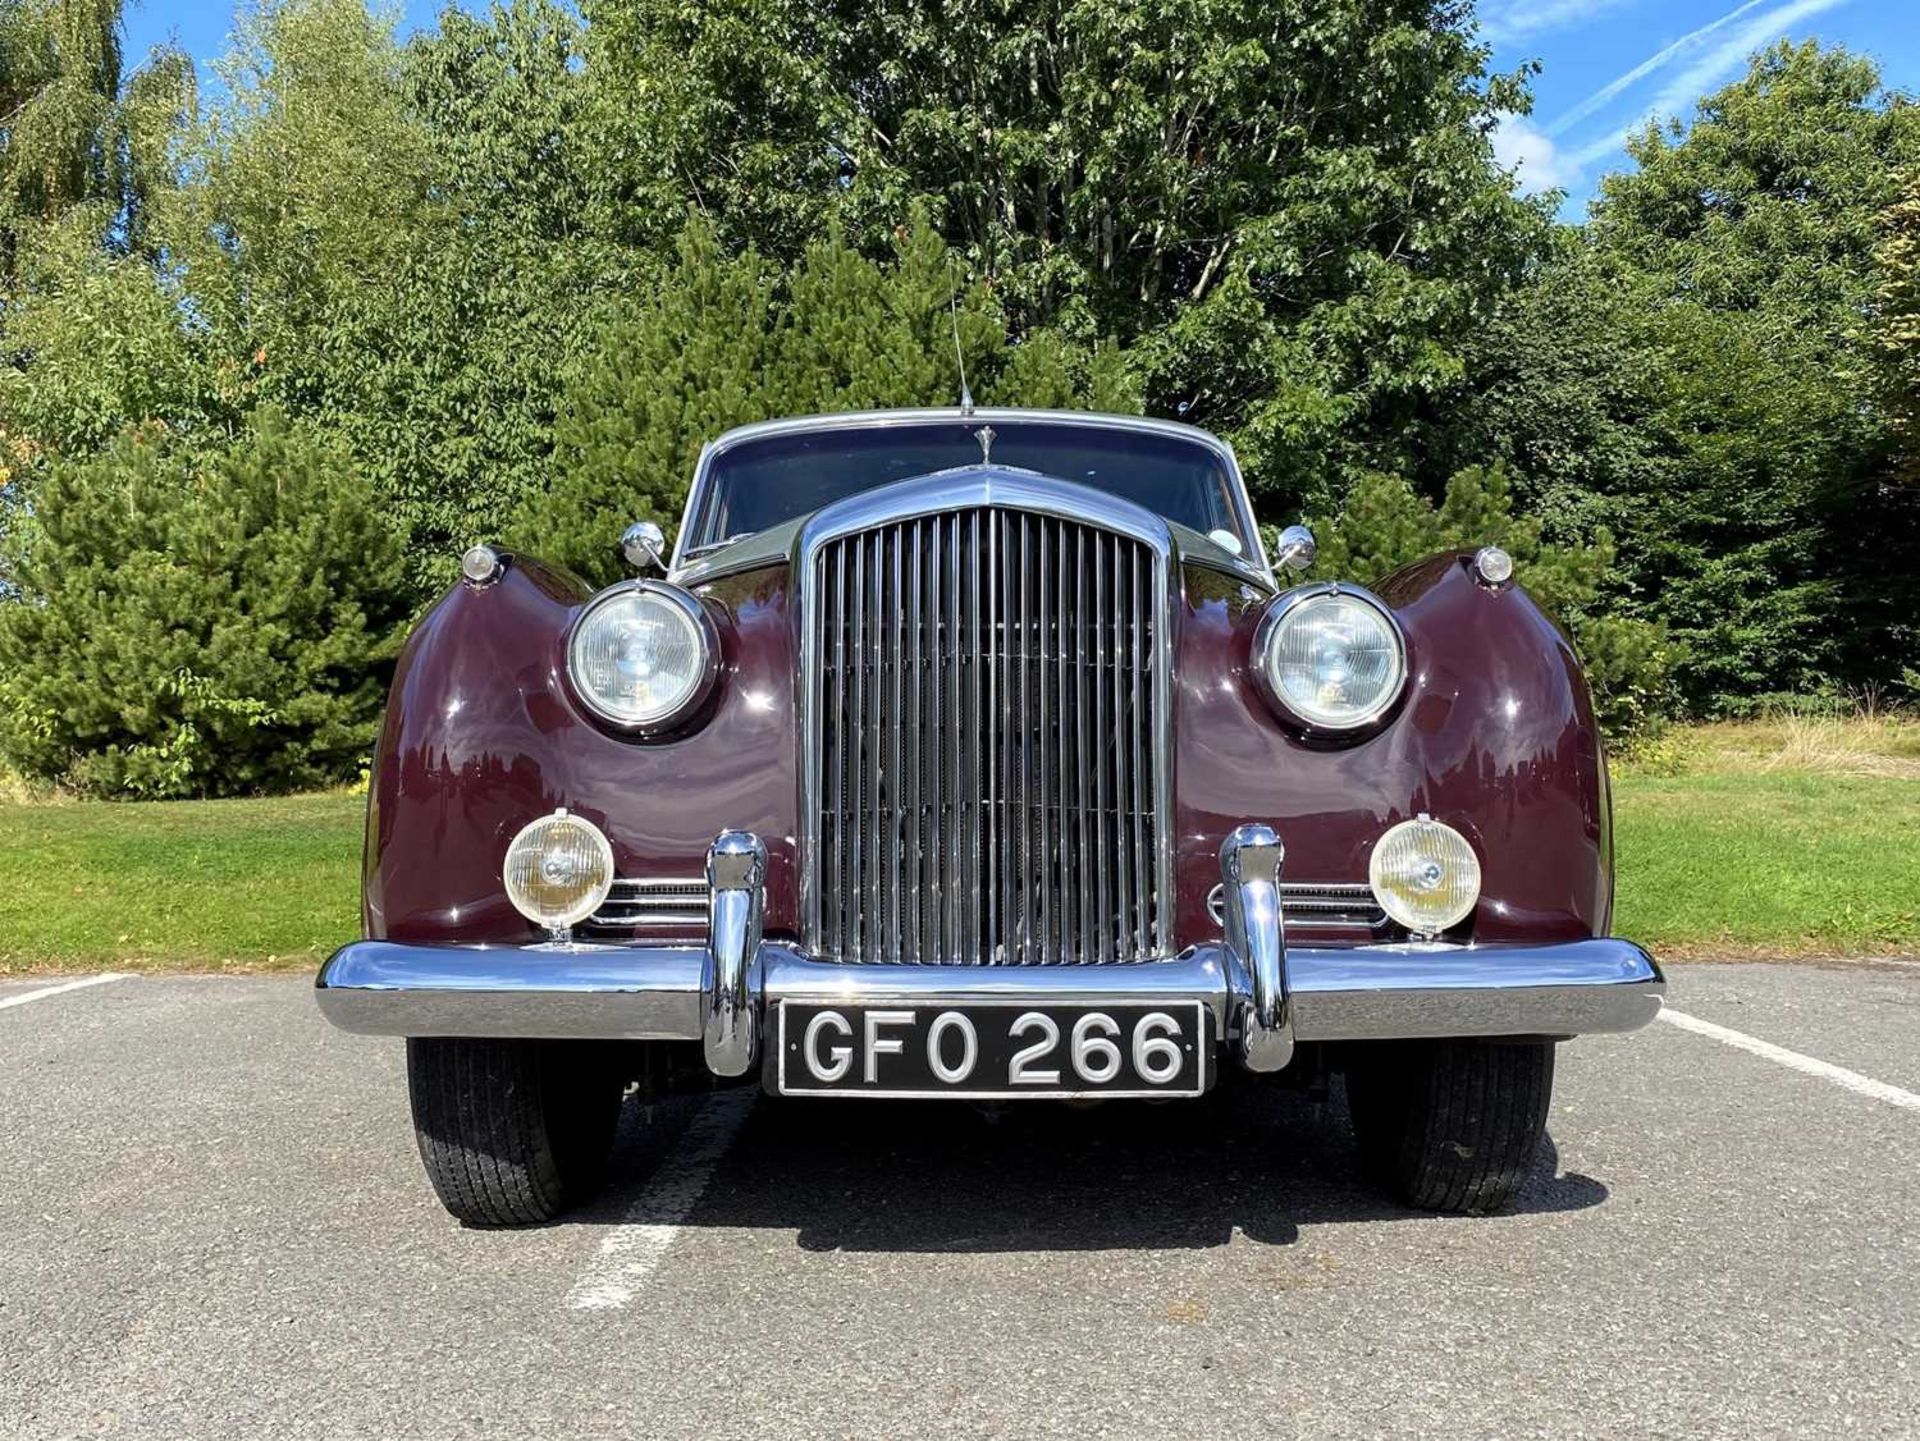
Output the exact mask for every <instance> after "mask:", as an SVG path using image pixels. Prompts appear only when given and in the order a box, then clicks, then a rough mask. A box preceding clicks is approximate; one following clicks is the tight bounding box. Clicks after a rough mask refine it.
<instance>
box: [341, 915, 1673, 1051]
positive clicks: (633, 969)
mask: <svg viewBox="0 0 1920 1441" xmlns="http://www.w3.org/2000/svg"><path fill="white" fill-rule="evenodd" d="M709 961H710V952H709V951H708V950H707V949H706V948H705V947H704V946H601V945H580V944H574V945H566V946H552V945H529V946H431V945H407V944H404V943H400V942H395V941H356V942H354V943H353V944H352V945H348V946H343V947H342V948H341V949H340V950H339V951H337V952H335V954H334V955H333V957H332V958H331V959H330V960H329V961H328V962H327V963H326V965H324V966H323V967H321V970H320V975H319V978H318V980H317V982H316V987H317V993H318V1000H319V1004H320V1010H321V1012H322V1013H323V1014H324V1015H325V1016H326V1018H327V1020H329V1021H330V1022H332V1023H333V1024H334V1025H335V1026H338V1027H339V1028H340V1029H342V1030H345V1031H352V1032H356V1033H358V1034H361V1035H376V1036H525V1037H542V1038H550V1039H559V1040H571V1039H589V1038H608V1039H620V1040H679V1041H697V1040H700V1039H701V1038H702V1036H703V1035H704V1030H705V1014H706V987H705V978H706V975H707V974H708V965H709ZM1287 972H1288V986H1289V996H1288V1001H1289V1004H1290V1007H1291V1012H1292V1018H1293V1030H1294V1036H1295V1039H1296V1040H1299V1041H1361V1040H1397V1039H1405V1038H1416V1037H1434V1038H1437V1037H1446V1036H1573V1035H1586V1034H1601V1033H1619V1032H1625V1031H1634V1030H1638V1029H1639V1028H1640V1027H1641V1026H1644V1025H1646V1024H1647V1023H1648V1022H1650V1021H1652V1020H1653V1018H1654V1017H1655V1016H1656V1015H1658V1014H1659V1012H1660V1007H1661V1004H1662V998H1663V997H1664V996H1665V994H1666V981H1665V978H1664V977H1663V976H1662V975H1661V974H1660V968H1659V967H1658V966H1657V965H1655V964H1654V962H1653V960H1652V958H1651V957H1649V956H1648V955H1647V953H1646V952H1645V951H1643V950H1642V949H1641V948H1640V947H1639V946H1637V945H1635V944H1634V943H1633V942H1631V941H1623V940H1617V939H1611V938H1601V939H1595V940H1584V941H1562V942H1557V943H1552V944H1546V945H1494V946H1445V945H1430V944H1427V945H1423V944H1417V943H1408V944H1403V945H1372V946H1348V947H1335V946H1327V947H1312V948H1309V947H1298V946H1297V947H1294V948H1293V949H1291V950H1290V951H1289V952H1288V953H1287ZM748 989H749V994H750V995H754V996H755V998H756V1000H757V1001H758V1002H759V1003H760V1004H762V1005H769V1004H774V1003H776V1002H777V1001H779V1000H781V999H783V998H785V999H793V1000H804V1001H815V1002H825V1003H834V1002H839V1003H842V1004H848V1005H865V1004H869V1003H876V1004H877V1003H883V1002H899V1003H901V1004H906V1005H926V1006H938V1005H943V1004H948V1003H956V1004H958V1003H965V1002H968V1001H993V1000H1014V999H1019V998H1023V997H1024V998H1027V999H1030V1000H1034V1001H1039V1002H1046V1003H1050V1004H1066V1005H1072V1004H1079V1003H1084V1004H1087V1005H1102V1004H1114V1003H1118V1002H1122V1001H1129V1000H1135V1001H1142V1002H1157V1001H1171V1000H1181V999H1197V1000H1202V1001H1204V1002H1205V1003H1206V1004H1207V1006H1208V1008H1209V1010H1210V1011H1211V1013H1212V1015H1213V1018H1214V1022H1215V1026H1216V1030H1215V1032H1214V1034H1215V1036H1216V1038H1219V1039H1231V1036H1230V1032H1229V1030H1228V1027H1227V1021H1228V1016H1229V1008H1230V1006H1231V1005H1233V1004H1234V1003H1235V1001H1236V998H1244V997H1246V996H1247V995H1248V994H1249V990H1250V987H1249V982H1248V980H1247V977H1246V973H1245V971H1244V969H1242V968H1241V967H1240V966H1239V965H1238V963H1237V961H1236V960H1235V959H1234V957H1233V956H1232V953H1231V952H1229V951H1228V950H1227V949H1226V948H1225V947H1224V946H1213V945H1208V946H1196V947H1194V948H1193V949H1191V950H1189V951H1186V952H1185V953H1183V954H1182V955H1180V956H1177V957H1175V958H1173V959H1172V960H1166V961H1147V962H1142V963H1141V964H1139V965H1133V966H1075V965H1052V966H967V967H958V966H911V965H871V966H842V965H836V964H833V963H831V962H827V961H819V960H814V959H812V958H810V957H807V956H803V955H801V954H800V953H799V952H798V951H796V950H794V949H793V948H792V947H791V946H786V945H781V944H778V943H771V942H769V943H764V944H762V945H761V947H760V950H759V956H758V964H757V965H756V966H755V967H754V968H753V972H752V974H751V977H750V980H749V986H748Z"/></svg>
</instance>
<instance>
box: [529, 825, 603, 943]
mask: <svg viewBox="0 0 1920 1441" xmlns="http://www.w3.org/2000/svg"><path fill="white" fill-rule="evenodd" d="M503 873H504V876H505V880H506V885H507V899H508V900H510V901H512V902H513V908H514V909H515V910H516V911H518V912H520V914H521V915H523V916H525V917H526V918H527V919H528V920H530V921H532V922H533V923H534V924H535V925H539V926H545V927H546V928H547V929H548V930H550V931H562V930H565V929H567V927H569V926H574V925H578V924H579V923H580V922H581V921H584V920H585V919H586V918H587V917H588V916H590V915H592V914H593V913H594V912H595V911H597V910H599V909H600V903H601V902H602V901H604V900H605V899H606V898H607V892H608V891H610V890H611V889H613V847H612V846H610V845H608V844H607V838H606V837H605V836H604V835H602V834H601V833H600V828H599V827H598V826H596V825H594V824H593V823H592V822H591V821H584V820H582V819H581V818H580V817H579V816H572V815H568V814H567V813H566V811H564V810H558V811H555V812H554V813H553V814H552V815H550V816H542V817H541V818H540V819H539V820H537V821H535V822H533V824H532V825H529V826H527V827H525V828H524V829H523V830H522V831H521V832H520V834H519V835H517V836H515V837H514V838H513V841H512V843H511V844H510V845H509V846H508V847H507V863H506V866H505V868H504V872H503Z"/></svg>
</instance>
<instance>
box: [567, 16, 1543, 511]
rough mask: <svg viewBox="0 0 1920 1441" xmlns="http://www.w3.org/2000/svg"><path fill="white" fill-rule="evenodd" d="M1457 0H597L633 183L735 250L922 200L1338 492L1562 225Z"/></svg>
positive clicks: (1516, 103) (1439, 382) (1252, 438)
mask: <svg viewBox="0 0 1920 1441" xmlns="http://www.w3.org/2000/svg"><path fill="white" fill-rule="evenodd" d="M1469 13H1470V12H1469V8H1468V6H1467V5H1465V4H1463V3H1455V0H1179V3H1170V4H1155V5H1147V6H1141V5H1132V4H1121V3H1115V0H1048V3H1044V4H1040V5H1031V4H1022V5H1012V4H1007V3H1005V0H987V3H978V0H968V3H962V4H960V5H958V6H957V7H956V6H954V5H944V6H939V7H928V6H925V5H921V4H917V3H912V0H882V3H879V4H872V3H866V0H862V3H859V4H853V3H846V0H841V3H833V4H827V5H820V4H816V3H813V0H719V3H711V4H703V5H699V6H686V5H682V4H679V3H673V0H606V3H597V4H594V5H592V6H591V7H590V8H589V10H588V14H589V15H590V17H591V20H592V27H591V30H590V34H589V54H590V57H591V62H590V63H591V64H593V65H597V66H598V67H600V68H601V70H602V71H603V72H604V73H603V77H602V81H603V84H604V86H605V101H604V103H605V104H606V105H607V106H608V107H609V111H608V114H609V116H610V117H611V118H610V119H609V121H608V126H609V129H610V131H612V132H613V133H615V134H617V135H618V136H619V138H618V140H617V141H612V142H610V143H608V145H607V153H608V154H610V155H615V156H619V157H621V158H622V159H623V160H625V161H626V162H627V166H628V168H626V169H625V170H624V172H623V173H622V174H621V175H619V176H618V177H617V178H616V179H615V180H614V181H612V182H610V183H611V184H612V185H613V186H614V188H616V189H619V190H621V192H622V193H624V194H625V195H627V196H628V197H630V199H631V201H632V204H633V208H634V209H635V210H636V211H637V212H638V213H640V214H642V215H649V214H652V215H659V214H671V213H672V212H673V210H674V208H675V207H677V206H680V205H683V204H685V203H686V200H687V198H688V197H689V196H691V198H692V199H693V200H694V202H695V203H696V204H697V205H698V206H699V207H700V208H701V210H702V211H703V212H704V213H706V214H708V215H710V216H712V217H713V220H714V224H715V226H716V231H717V234H718V235H719V237H720V239H721V241H722V243H723V244H724V245H725V246H726V247H727V248H729V249H732V250H741V249H747V248H751V249H753V250H755V251H757V252H758V253H760V254H763V255H766V256H768V257H770V258H772V259H774V260H776V261H785V260H791V259H794V258H797V256H798V255H799V254H800V253H801V251H802V250H803V249H804V248H805V247H806V245H807V244H808V243H809V242H810V240H811V238H812V237H814V236H815V235H817V234H818V233H819V232H820V231H821V229H822V228H823V226H824V225H825V223H826V220H827V218H828V217H829V216H834V217H838V218H840V219H841V221H842V222H843V224H844V226H845V229H846V233H847V235H848V236H849V238H850V240H851V241H852V242H853V243H854V244H856V245H858V246H860V247H862V248H864V249H866V250H867V251H868V252H869V253H878V252H879V251H881V250H883V249H884V248H885V246H886V244H887V243H888V240H887V237H888V236H890V234H891V232H892V229H893V227H894V226H896V225H897V224H898V223H899V219H900V217H901V216H902V215H903V214H905V213H906V211H907V209H908V208H909V207H910V206H911V205H912V204H913V203H915V202H916V201H917V202H923V203H925V204H927V205H929V206H930V207H931V214H932V215H933V217H934V221H935V224H936V225H937V226H938V228H939V230H940V232H941V234H942V235H943V236H944V237H945V238H946V239H947V240H948V241H949V243H951V244H952V245H954V246H955V247H956V248H957V249H958V250H959V251H960V253H961V254H962V255H963V256H964V257H965V258H966V260H967V262H968V264H969V266H970V268H971V269H972V271H973V272H974V273H975V274H977V275H978V276H979V277H980V278H981V279H982V280H983V281H984V282H985V283H986V284H987V285H988V286H989V287H991V289H992V290H993V292H994V294H995V295H996V296H997V297H998V298H999V299H1000V300H1001V302H1002V304H1003V305H1004V306H1005V307H1006V310H1007V313H1008V316H1009V319H1010V321H1011V324H1012V326H1013V329H1014V333H1015V334H1016V335H1017V336H1018V335H1024V334H1025V333H1026V332H1027V331H1028V330H1031V329H1038V328H1045V327H1054V328H1058V329H1059V330H1061V331H1062V332H1064V333H1065V334H1067V335H1069V336H1072V337H1074V338H1076V339H1079V340H1082V341H1088V340H1091V339H1092V338H1093V337H1095V336H1101V335H1114V336H1117V337H1118V338H1119V339H1120V340H1121V341H1122V342H1123V343H1126V344H1128V345H1130V346H1135V347H1137V350H1138V354H1139V368H1140V370H1141V373H1142V376H1143V380H1144V385H1145V400H1146V403H1147V405H1148V407H1149V408H1150V409H1151V410H1153V411H1154V412H1155V413H1158V414H1169V415H1180V416H1183V417H1185V418H1186V419H1189V420H1192V421H1194V422H1196V423H1198V424H1202V425H1206V426H1209V427H1211V428H1213V429H1215V430H1218V431H1221V432H1222V433H1224V434H1226V435H1228V436H1229V437H1230V438H1231V439H1233V440H1234V441H1235V442H1236V444H1237V445H1238V447H1239V449H1240V452H1241V457H1242V461H1243V464H1244V466H1245V468H1246V469H1247V471H1248V474H1249V476H1250V477H1251V479H1252V482H1253V484H1254V487H1255V488H1256V490H1258V491H1260V492H1262V493H1265V494H1268V495H1271V496H1272V497H1273V498H1274V499H1275V500H1277V501H1281V502H1283V503H1291V504H1300V503H1302V502H1303V501H1311V502H1313V503H1315V504H1318V505H1325V504H1327V503H1329V502H1330V501H1332V500H1334V499H1337V497H1338V495H1339V493H1340V491H1341V490H1342V489H1343V488H1344V486H1345V485H1346V484H1347V483H1348V481H1350V480H1351V478H1352V477H1353V476H1354V475H1356V474H1358V473H1359V472H1360V470H1362V469H1364V468H1366V467H1367V466H1369V465H1384V466H1390V467H1392V468H1417V466H1418V464H1419V460H1420V457H1418V456H1413V455H1409V454H1407V453H1406V452H1405V451H1404V450H1403V449H1402V446H1401V438H1402V431H1403V423H1404V421H1405V420H1406V418H1407V417H1408V415H1409V414H1410V413H1411V412H1412V410H1413V409H1414V408H1415V407H1417V405H1418V404H1419V403H1420V402H1421V400H1422V398H1423V397H1426V396H1429V395H1431V394H1433V393H1434V392H1435V391H1437V390H1440V389H1443V388H1447V387H1450V386H1452V385H1453V384H1454V383H1456V382H1457V381H1459V379H1460V378H1461V375H1462V367H1463V358H1462V344H1463V341H1464V338H1465V337H1466V336H1467V335H1468V334H1469V333H1470V332H1471V330H1472V329H1473V327H1474V326H1475V325H1476V324H1477V323H1479V322H1480V321H1482V320H1483V319H1484V318H1485V317H1486V315H1487V313H1488V312H1489V311H1490V309H1491V308H1492V306H1493V304H1494V303H1495V302H1496V301H1497V299H1498V298H1499V296H1500V295H1501V294H1502V293H1503V292H1504V291H1505V290H1506V289H1507V288H1508V287H1509V286H1511V285H1512V284H1513V283H1514V282H1515V280H1516V279H1517V277H1518V276H1519V274H1520V272H1521V269H1522V268H1523V266H1524V265H1525V264H1526V262H1527V261H1528V259H1529V257H1531V256H1532V255H1533V254H1534V252H1535V250H1536V248H1537V246H1538V245H1539V243H1540V240H1541V237H1542V235H1543V232H1544V228H1545V227H1544V220H1543V214H1544V208H1543V207H1542V206H1539V205H1536V204H1533V203H1529V202H1525V201H1521V200H1518V199H1516V198H1515V197H1514V195H1513V194H1512V193H1511V191H1510V190H1509V188H1508V186H1507V184H1506V181H1505V178H1504V177H1503V176H1502V175H1501V174H1500V172H1499V171H1498V169H1497V167H1496V166H1495V165H1494V164H1493V160H1492V153H1491V148H1490V142H1489V140H1488V134H1489V132H1490V130H1491V127H1492V124H1493V120H1494V117H1495V115H1496V113H1498V112H1499V111H1501V110H1505V109H1514V108H1523V107H1524V105H1525V103H1526V101H1525V96H1524V90H1523V88H1522V86H1521V85H1520V83H1519V81H1518V80H1517V79H1515V78H1512V77H1493V78H1491V79H1489V78H1487V77H1485V76H1484V75H1483V73H1482V66H1483V63H1484V60H1485V53H1484V51H1482V50H1480V49H1479V48H1477V47H1476V46H1475V44H1474V43H1473V42H1472V41H1471V40H1470V39H1469V38H1468V36H1467V34H1466V32H1465V28H1464V27H1465V22H1466V20H1467V18H1468V16H1469Z"/></svg>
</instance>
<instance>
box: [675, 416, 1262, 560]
mask: <svg viewBox="0 0 1920 1441" xmlns="http://www.w3.org/2000/svg"><path fill="white" fill-rule="evenodd" d="M940 421H951V422H953V423H955V424H975V423H978V424H980V425H993V424H1002V425H1004V424H1009V423H1017V422H1021V421H1025V422H1029V423H1032V422H1046V423H1051V424H1056V425H1075V426H1084V427H1086V428H1088V429H1093V430H1113V431H1121V432H1127V431H1131V432H1134V433H1136V434H1140V435H1159V436H1168V437H1172V438H1174V439H1178V440H1185V441H1190V442H1192V443H1194V444H1196V445H1200V446H1203V447H1204V448H1205V449H1207V450H1208V451H1210V452H1212V454H1213V455H1214V456H1215V458H1216V459H1218V460H1219V462H1220V464H1221V468H1222V469H1223V470H1225V471H1226V474H1227V478H1228V480H1229V481H1230V482H1231V487H1230V488H1231V490H1232V500H1233V508H1234V513H1235V514H1236V515H1237V516H1238V517H1239V519H1240V524H1241V526H1242V528H1243V529H1244V530H1245V532H1246V535H1247V537H1248V539H1249V541H1250V543H1251V550H1250V551H1249V553H1248V554H1247V555H1245V556H1243V557H1240V563H1241V565H1242V566H1243V567H1244V569H1245V570H1246V572H1247V573H1248V574H1249V575H1250V577H1251V578H1253V579H1255V580H1258V581H1261V582H1263V583H1265V584H1266V586H1267V587H1268V588H1269V589H1275V588H1277V587H1278V582H1276V581H1275V579H1274V574H1273V566H1272V565H1271V564H1270V563H1269V561H1268V559H1267V547H1266V542H1265V540H1264V539H1263V538H1262V536H1261V534H1260V526H1259V522H1258V521H1257V520H1256V519H1255V518H1254V514H1253V501H1252V499H1251V498H1250V497H1249V496H1248V494H1247V483H1246V479H1245V477H1243V476H1242V475H1241V474H1240V462H1239V460H1238V458H1237V457H1236V456H1235V455H1234V453H1233V447H1232V446H1230V445H1228V444H1227V443H1226V442H1225V441H1224V440H1222V439H1220V437H1219V436H1217V435H1214V434H1213V433H1212V432H1211V431H1206V430H1202V429H1200V427H1198V426H1196V425H1187V424H1185V423H1183V422H1181V421H1177V420H1160V419H1157V418H1155V417H1152V416H1145V415H1108V414H1104V413H1102V412H1099V411H1091V410H1022V409H1018V408H1014V407H1008V406H979V407H974V408H970V409H966V410H962V409H961V408H960V407H958V406H950V407H918V408H911V409H901V410H861V411H850V412H847V413H845V414H840V415H801V416H792V417H788V418H786V419H781V420H764V421H759V422H757V423H755V424H752V425H742V426H738V427H736V428H735V429H733V430H729V431H727V432H726V433H725V434H723V435H721V436H719V437H718V438H717V439H714V440H710V441H708V442H707V443H706V445H705V446H703V447H702V448H701V451H700V458H699V460H698V461H697V462H695V464H694V468H693V481H692V484H691V485H690V486H689V487H688V489H687V503H686V506H685V508H684V509H683V510H682V512H681V516H680V526H679V529H678V530H677V531H676V532H675V533H674V538H673V559H672V562H671V564H670V565H669V567H668V570H667V574H668V576H669V577H677V576H679V575H680V574H681V572H682V571H683V570H684V569H685V568H686V566H687V564H688V561H687V556H686V550H687V530H688V522H689V521H690V520H691V519H692V517H694V516H695V515H697V514H699V512H700V508H701V506H702V505H703V504H704V502H705V500H706V489H707V483H708V480H709V477H710V476H711V475H712V473H713V463H714V461H715V459H717V458H718V457H719V456H721V455H724V454H725V453H726V452H727V451H728V450H730V449H732V448H733V447H734V446H736V445H740V444H742V443H745V442H748V441H754V440H762V439H765V438H766V437H768V436H774V435H802V434H806V433H808V432H811V431H820V430H855V429H858V430H872V429H882V428H885V427H888V426H898V425H925V424H928V423H937V422H940ZM851 498H852V499H858V497H851ZM1107 499H1109V500H1112V501H1114V502H1115V503H1117V504H1120V505H1127V504H1128V502H1126V501H1123V500H1120V499H1119V498H1118V497H1116V496H1108V497H1107Z"/></svg>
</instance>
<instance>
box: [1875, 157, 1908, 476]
mask: <svg viewBox="0 0 1920 1441" xmlns="http://www.w3.org/2000/svg"><path fill="white" fill-rule="evenodd" d="M1881 227H1882V238H1881V241H1880V245H1879V248H1878V250H1877V251H1876V253H1875V259H1876V261H1877V262H1878V274H1877V277H1876V285H1875V289H1874V324H1873V330H1872V333H1871V335H1870V337H1869V341H1868V344H1869V353H1870V356H1871V358H1872V362H1873V365H1874V370H1875V379H1876V383H1877V387H1878V393H1879V396H1880V400H1881V404H1882V405H1883V406H1884V407H1885V409H1886V413H1887V421H1888V425H1889V427H1890V428H1891V430H1892V432H1893V436H1894V441H1895V444H1896V445H1897V446H1898V447H1899V449H1900V455H1899V460H1900V464H1901V469H1902V471H1903V473H1904V476H1905V478H1906V479H1907V480H1909V481H1914V480H1920V168H1916V169H1914V170H1913V171H1911V172H1910V173H1909V175H1908V177H1907V183H1906V188H1905V190H1904V192H1903V193H1902V194H1901V196H1900V198H1899V199H1898V200H1896V201H1895V202H1894V203H1893V205H1892V206H1890V207H1889V208H1888V210H1887V212H1886V214H1885V215H1884V216H1883V217H1882V220H1881Z"/></svg>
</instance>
